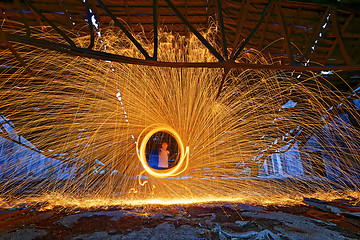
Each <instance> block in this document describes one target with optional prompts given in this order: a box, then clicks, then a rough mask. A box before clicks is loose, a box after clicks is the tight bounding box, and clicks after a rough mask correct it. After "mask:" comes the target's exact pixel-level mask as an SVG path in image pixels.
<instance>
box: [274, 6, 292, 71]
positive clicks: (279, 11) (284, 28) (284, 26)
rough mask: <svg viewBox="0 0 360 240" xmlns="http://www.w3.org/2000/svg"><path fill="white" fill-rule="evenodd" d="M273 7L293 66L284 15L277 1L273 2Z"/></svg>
mask: <svg viewBox="0 0 360 240" xmlns="http://www.w3.org/2000/svg"><path fill="white" fill-rule="evenodd" d="M275 5H276V7H275V10H276V12H277V15H278V18H279V22H280V25H281V30H282V33H283V36H284V40H285V48H286V53H287V56H288V59H289V62H290V64H294V58H293V53H292V49H291V44H290V38H289V36H288V30H287V25H286V22H285V18H284V14H283V13H282V10H281V5H280V3H279V2H278V1H275Z"/></svg>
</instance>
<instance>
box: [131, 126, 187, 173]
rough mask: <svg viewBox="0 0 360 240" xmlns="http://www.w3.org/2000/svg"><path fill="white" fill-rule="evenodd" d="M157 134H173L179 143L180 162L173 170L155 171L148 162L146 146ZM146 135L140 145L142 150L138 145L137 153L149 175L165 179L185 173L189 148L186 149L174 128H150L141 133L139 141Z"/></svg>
mask: <svg viewBox="0 0 360 240" xmlns="http://www.w3.org/2000/svg"><path fill="white" fill-rule="evenodd" d="M146 132H147V133H146ZM157 132H167V133H169V134H171V135H172V136H173V137H174V138H175V140H176V142H177V143H178V146H179V150H180V159H179V162H178V163H177V164H176V165H175V166H174V167H172V168H169V169H164V170H158V169H154V168H152V167H150V166H149V164H148V162H147V161H146V155H145V151H146V144H147V143H148V141H149V139H150V138H151V136H152V135H154V134H155V133H157ZM144 133H146V135H145V136H144V139H142V141H141V143H140V148H139V146H138V143H136V153H137V156H138V158H139V160H140V162H141V164H142V166H143V167H144V169H145V171H146V172H147V173H149V174H150V175H152V176H154V177H159V178H164V177H172V176H176V175H179V174H180V173H182V172H184V171H185V169H186V168H187V166H188V164H189V147H188V146H187V147H186V148H184V144H183V142H182V140H181V138H180V135H179V134H178V133H177V132H176V131H175V130H174V129H173V128H172V127H169V126H166V125H156V126H155V125H152V126H149V127H147V128H145V129H144V130H143V131H142V132H141V133H140V135H139V138H138V139H141V136H142V135H143V134H144Z"/></svg>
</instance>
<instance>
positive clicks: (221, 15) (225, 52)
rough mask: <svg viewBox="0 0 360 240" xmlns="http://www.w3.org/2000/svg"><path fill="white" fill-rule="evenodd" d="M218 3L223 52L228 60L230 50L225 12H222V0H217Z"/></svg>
mask: <svg viewBox="0 0 360 240" xmlns="http://www.w3.org/2000/svg"><path fill="white" fill-rule="evenodd" d="M216 3H217V4H216V6H217V9H218V14H219V22H220V30H221V41H222V45H223V54H224V58H225V59H226V60H227V59H228V51H227V44H226V36H225V26H224V19H223V12H222V8H221V0H217V1H216Z"/></svg>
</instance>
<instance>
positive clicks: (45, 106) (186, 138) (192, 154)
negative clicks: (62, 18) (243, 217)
mask: <svg viewBox="0 0 360 240" xmlns="http://www.w3.org/2000/svg"><path fill="white" fill-rule="evenodd" d="M215 34H216V31H215V30H214V29H210V30H208V31H207V32H205V33H204V36H205V37H206V38H207V39H208V40H209V41H211V42H212V44H213V45H214V46H216V44H215V42H214V41H212V39H213V38H214V35H215ZM38 37H45V36H43V35H41V34H40V35H38ZM46 37H47V38H54V39H53V40H54V41H59V39H58V38H57V36H56V35H55V34H54V35H52V36H48V35H47V36H46ZM142 39H143V38H139V41H143V42H142V44H143V46H145V48H146V50H147V51H148V52H151V51H152V44H147V43H146V42H144V40H142ZM160 39H161V41H160V43H159V56H158V59H159V60H160V61H169V62H177V61H188V62H200V61H201V62H203V61H206V62H215V61H216V59H215V58H214V57H213V56H212V54H210V53H209V51H208V50H207V49H206V48H205V47H204V46H203V45H201V44H200V42H199V41H198V40H197V39H196V38H195V37H194V36H191V37H189V38H186V37H182V36H178V35H176V34H172V33H168V32H161V37H160ZM73 40H74V41H75V42H76V44H77V45H78V46H87V43H88V41H89V39H88V38H84V37H82V38H76V39H73ZM14 47H15V49H16V51H17V52H18V53H19V54H20V56H21V57H22V58H23V59H24V61H25V62H26V63H27V65H28V67H29V68H30V69H31V70H32V73H28V72H27V71H26V69H25V68H24V67H21V66H19V64H18V62H17V60H16V59H15V58H12V57H9V56H11V52H10V50H5V51H3V52H1V56H0V57H1V59H2V60H1V61H2V62H3V65H6V66H14V68H11V69H10V70H8V71H3V72H2V74H1V76H0V77H1V79H2V81H1V85H0V87H1V88H0V100H1V108H0V109H1V114H2V115H3V116H5V117H6V118H7V119H9V120H10V121H11V122H12V123H13V124H14V126H15V130H16V131H17V134H18V135H21V136H24V137H25V138H26V139H28V140H29V141H30V142H31V143H32V144H34V146H36V148H37V149H38V150H40V151H42V153H43V154H44V155H46V156H50V157H58V158H60V159H62V161H63V162H64V164H65V163H67V164H70V165H71V166H72V169H73V170H74V171H75V172H76V173H75V174H74V175H73V176H72V177H71V178H67V179H63V180H60V179H57V178H56V177H55V175H54V174H55V173H56V171H58V170H59V169H61V168H62V167H63V165H61V164H60V165H56V166H53V168H55V169H52V171H53V172H51V171H50V170H47V171H43V173H40V174H39V176H37V177H36V179H41V181H38V182H37V183H36V184H34V181H31V180H26V179H29V178H26V177H27V173H24V174H23V175H22V176H17V178H16V179H23V181H20V183H19V182H17V183H16V184H15V183H14V179H11V178H9V179H7V180H4V179H3V180H2V184H1V188H0V190H1V192H2V196H3V197H7V196H12V195H16V196H18V195H23V196H28V195H31V197H34V196H35V197H38V198H39V199H41V198H42V199H44V198H46V196H50V197H48V200H49V201H51V200H53V201H55V202H56V201H58V202H57V204H65V205H66V204H70V203H72V204H75V205H76V203H78V204H79V205H87V206H92V205H96V204H98V205H106V204H115V203H121V204H127V203H128V204H131V203H134V204H146V203H193V202H203V201H252V202H257V203H264V204H266V203H271V202H276V203H279V202H280V203H282V202H284V203H288V202H292V201H297V200H299V199H300V198H301V196H303V195H309V194H310V195H311V194H320V195H321V194H324V193H326V194H325V195H323V196H324V198H326V197H330V196H331V194H334V192H336V191H337V190H339V189H340V192H339V193H338V194H342V193H344V192H350V193H351V194H353V195H354V196H358V193H359V189H358V184H357V182H356V178H354V176H355V174H356V173H355V172H354V171H355V170H354V169H356V167H358V166H359V161H360V157H359V152H358V149H359V143H358V141H357V140H356V139H359V132H358V130H356V129H355V128H354V127H352V126H351V125H349V124H347V123H345V122H341V123H339V126H341V127H337V126H338V125H335V127H334V129H333V130H332V133H333V134H334V136H337V138H338V141H337V142H332V143H331V144H330V145H329V141H327V140H326V138H325V137H324V136H323V134H322V129H323V127H324V125H326V124H328V125H331V124H332V123H333V122H334V119H337V117H336V116H338V115H339V113H338V112H337V111H340V110H338V109H337V108H336V107H335V108H333V111H329V109H330V108H331V107H332V106H338V105H339V103H342V102H346V99H345V100H344V96H343V95H341V94H337V93H335V92H329V88H328V87H327V86H326V85H327V83H326V81H325V80H324V79H321V78H320V77H318V76H315V75H313V74H310V73H309V74H308V76H305V75H303V76H302V77H301V78H300V79H297V78H295V77H292V76H291V72H283V71H273V70H241V71H239V70H231V71H230V72H229V74H228V77H227V80H226V83H225V85H224V88H223V90H222V92H221V95H220V97H219V98H216V95H217V90H218V88H219V85H220V82H221V78H222V73H223V72H222V71H223V70H222V69H207V68H183V69H181V68H176V69H173V68H160V67H148V66H136V65H128V64H121V63H116V62H108V61H100V60H95V59H88V58H81V57H76V56H71V55H67V54H62V53H57V52H53V51H48V50H43V49H40V48H30V50H29V48H28V46H24V45H17V44H14ZM105 48H106V51H107V52H109V53H115V54H119V55H125V56H130V57H137V58H141V53H140V52H138V51H137V49H135V48H134V47H133V46H132V44H131V43H130V42H129V41H128V40H127V38H126V37H125V36H124V35H122V34H121V33H116V32H113V31H111V30H108V31H107V32H106V33H104V34H102V36H101V37H98V38H97V39H96V41H95V47H94V49H98V50H103V49H105ZM236 61H237V62H247V63H261V64H271V63H272V60H271V59H267V58H266V57H265V56H263V55H262V54H261V53H260V52H258V51H255V50H249V51H244V52H243V53H242V54H240V56H239V57H238V59H237V60H236ZM324 82H325V83H326V84H324ZM289 101H290V103H291V102H292V103H296V105H295V106H293V107H291V108H284V107H283V106H284V104H286V103H287V102H289ZM346 106H348V105H346V104H343V109H345V110H346V111H353V110H352V109H351V108H350V107H348V108H347V107H346ZM324 116H326V119H323V118H324ZM151 126H163V128H162V129H163V130H161V131H160V130H159V131H155V132H168V134H170V135H173V137H174V133H172V132H171V131H170V132H169V131H166V129H172V130H174V132H176V134H178V136H176V141H177V144H178V145H179V146H180V145H181V146H180V147H179V149H181V148H182V150H179V151H178V155H181V156H179V158H180V159H182V160H181V161H182V163H181V164H180V165H181V166H178V165H175V166H173V168H171V169H174V168H177V167H178V169H176V171H174V173H172V174H169V175H166V174H165V175H164V174H163V175H161V174H162V173H164V170H155V169H151V168H150V167H148V166H147V167H145V169H144V165H147V163H146V159H145V157H144V156H145V155H146V154H149V153H147V152H146V146H143V147H141V146H140V145H138V144H141V141H142V138H143V137H144V135H141V133H142V132H143V131H144V130H146V129H148V128H149V127H151ZM155 132H154V133H155ZM314 134H316V136H317V139H318V145H319V146H318V148H319V149H322V151H325V152H328V153H329V154H331V155H332V156H333V158H336V159H340V164H338V165H336V166H335V165H334V166H335V167H336V168H337V169H338V170H339V171H340V172H341V181H337V182H332V181H329V180H321V181H309V178H310V179H315V178H316V176H314V177H313V178H311V177H308V178H306V177H305V176H309V175H314V173H313V171H312V170H310V169H307V168H306V167H304V168H303V170H302V173H301V174H300V175H299V176H298V177H290V178H283V179H282V180H281V181H278V180H274V178H254V177H250V175H252V176H257V172H258V167H259V166H261V165H262V164H263V163H264V161H266V159H267V161H268V162H269V161H270V160H269V159H271V155H272V154H280V152H282V151H286V150H289V149H291V147H292V146H294V145H295V144H297V145H298V146H304V145H305V143H306V142H307V140H308V139H309V138H310V137H311V136H313V135H314ZM150 137H151V136H150ZM149 139H150V138H149ZM145 145H146V143H145ZM137 147H138V148H139V149H138V150H137ZM186 147H188V149H187V150H186ZM140 150H141V151H142V153H141V154H142V155H141V154H139V151H140ZM175 150H176V149H175ZM185 152H186V153H185ZM185 155H186V156H185ZM142 156H143V158H142ZM139 157H140V160H141V158H142V160H141V161H140V160H139ZM187 158H188V160H187ZM97 161H100V162H102V163H103V164H104V165H103V166H101V165H99V164H98V163H97ZM187 161H188V162H187ZM312 161H313V163H319V164H320V163H321V162H322V161H323V158H322V157H315V158H313V160H312ZM290 165H291V164H290ZM290 167H291V166H290ZM147 168H148V169H147ZM94 169H102V170H103V174H99V173H95V171H94ZM171 169H170V171H171ZM144 170H145V172H144ZM159 171H160V172H159ZM165 171H168V170H165ZM250 172H251V174H250ZM51 173H53V174H51ZM159 173H160V175H159ZM249 174H250V175H249ZM139 177H140V178H141V179H140V183H142V184H141V185H140V184H139ZM354 179H355V180H354ZM145 181H146V182H145ZM314 182H315V183H314ZM314 185H316V189H317V191H315V192H314V189H315V188H314ZM29 189H30V190H29ZM29 192H30V193H31V194H29ZM54 196H56V197H54ZM334 196H335V195H334ZM54 199H55V200H54Z"/></svg>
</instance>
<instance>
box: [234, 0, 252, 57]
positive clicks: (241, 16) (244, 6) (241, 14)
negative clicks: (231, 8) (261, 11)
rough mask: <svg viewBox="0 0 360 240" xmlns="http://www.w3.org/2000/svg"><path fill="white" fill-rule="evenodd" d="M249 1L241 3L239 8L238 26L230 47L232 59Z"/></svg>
mask: <svg viewBox="0 0 360 240" xmlns="http://www.w3.org/2000/svg"><path fill="white" fill-rule="evenodd" d="M250 1H251V0H244V1H241V7H240V11H239V15H238V24H237V26H236V31H235V39H234V42H233V45H232V52H231V54H230V58H233V57H234V55H235V51H236V49H237V47H238V45H239V41H240V36H241V33H242V29H243V26H244V24H245V21H246V16H247V12H248V9H249V5H250Z"/></svg>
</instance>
